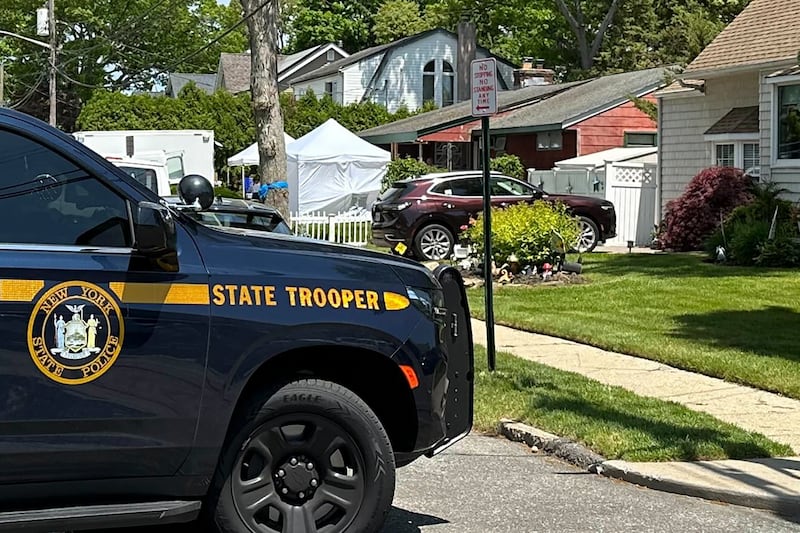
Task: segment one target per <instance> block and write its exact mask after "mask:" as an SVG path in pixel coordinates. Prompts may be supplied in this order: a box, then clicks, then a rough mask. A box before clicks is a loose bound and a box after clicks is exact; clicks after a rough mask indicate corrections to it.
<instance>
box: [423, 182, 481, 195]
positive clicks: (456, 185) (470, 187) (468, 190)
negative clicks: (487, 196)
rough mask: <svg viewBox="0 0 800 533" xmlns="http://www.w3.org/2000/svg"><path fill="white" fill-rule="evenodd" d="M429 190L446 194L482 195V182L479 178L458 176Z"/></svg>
mask: <svg viewBox="0 0 800 533" xmlns="http://www.w3.org/2000/svg"><path fill="white" fill-rule="evenodd" d="M431 191H432V192H436V193H439V194H445V195H447V196H483V184H482V183H481V179H480V178H459V179H454V180H447V181H445V182H442V183H440V184H438V185H436V186H435V187H434V188H433V189H432V190H431Z"/></svg>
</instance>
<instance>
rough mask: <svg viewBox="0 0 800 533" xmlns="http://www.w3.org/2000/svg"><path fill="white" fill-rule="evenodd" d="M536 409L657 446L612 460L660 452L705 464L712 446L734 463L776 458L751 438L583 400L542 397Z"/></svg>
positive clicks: (623, 453)
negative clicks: (635, 435) (626, 431)
mask: <svg viewBox="0 0 800 533" xmlns="http://www.w3.org/2000/svg"><path fill="white" fill-rule="evenodd" d="M532 407H533V408H535V409H537V410H553V411H556V410H558V411H567V412H574V413H580V414H581V415H583V416H586V417H589V418H591V419H592V420H594V421H596V422H599V423H601V424H607V425H608V426H609V427H624V428H630V430H632V431H637V432H641V433H645V434H646V435H647V436H648V437H649V438H650V439H651V440H652V441H653V443H654V444H653V445H652V446H638V445H637V446H633V447H630V448H627V449H624V448H623V449H620V450H619V453H618V454H617V457H609V458H608V459H617V458H619V459H627V460H642V459H636V457H642V456H643V455H646V454H647V452H648V451H650V450H651V449H655V448H657V449H661V450H663V449H672V450H673V451H674V452H675V454H674V458H673V460H684V461H685V460H689V461H693V460H703V459H706V458H707V456H705V455H704V452H703V450H704V449H705V450H708V449H709V447H712V446H717V447H719V448H720V449H722V450H723V451H724V452H725V454H726V455H727V456H728V457H730V458H731V459H749V458H757V457H770V456H771V455H772V453H771V452H770V450H768V449H767V448H765V447H763V446H761V445H759V444H757V443H755V442H753V440H752V439H750V438H747V440H745V441H742V440H740V438H737V436H736V434H735V433H728V432H727V431H721V430H718V429H714V428H711V427H698V426H693V425H689V424H680V423H670V422H666V421H663V420H658V419H654V418H647V417H645V416H641V415H638V414H636V413H632V412H626V411H623V410H621V409H617V408H614V407H611V406H609V405H598V404H596V403H591V402H587V401H583V400H581V399H580V398H564V397H558V398H556V397H539V398H535V399H534V401H533V405H532ZM737 433H738V432H737ZM739 436H740V437H741V436H742V434H741V433H739ZM630 458H633V459H630Z"/></svg>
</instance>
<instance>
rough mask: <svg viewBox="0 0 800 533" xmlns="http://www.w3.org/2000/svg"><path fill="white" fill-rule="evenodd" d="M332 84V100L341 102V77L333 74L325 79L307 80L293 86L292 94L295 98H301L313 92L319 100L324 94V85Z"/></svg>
mask: <svg viewBox="0 0 800 533" xmlns="http://www.w3.org/2000/svg"><path fill="white" fill-rule="evenodd" d="M329 82H333V83H334V89H333V99H334V100H335V101H336V102H339V103H341V102H342V75H341V74H334V75H333V76H328V77H327V78H317V79H313V80H308V81H307V82H304V83H302V84H300V85H295V86H294V94H295V96H296V97H298V98H299V97H301V96H303V95H304V94H305V93H306V92H308V91H309V90H312V91H314V94H315V95H316V97H317V98H321V97H322V95H324V94H325V84H326V83H329Z"/></svg>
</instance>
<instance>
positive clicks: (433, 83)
mask: <svg viewBox="0 0 800 533" xmlns="http://www.w3.org/2000/svg"><path fill="white" fill-rule="evenodd" d="M455 94H456V73H455V69H454V68H453V65H452V64H450V63H449V62H448V61H446V60H443V59H433V60H431V61H428V62H427V63H426V64H425V67H424V68H423V69H422V101H423V103H424V102H434V103H435V104H436V105H437V106H439V107H447V106H449V105H453V104H454V103H455Z"/></svg>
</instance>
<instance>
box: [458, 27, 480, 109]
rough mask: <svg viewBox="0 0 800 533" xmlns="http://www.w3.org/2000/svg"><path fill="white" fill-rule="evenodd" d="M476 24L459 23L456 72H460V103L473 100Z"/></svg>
mask: <svg viewBox="0 0 800 533" xmlns="http://www.w3.org/2000/svg"><path fill="white" fill-rule="evenodd" d="M477 47H478V44H477V38H476V30H475V23H473V22H468V21H461V22H459V23H458V55H457V59H456V62H457V65H456V71H457V72H458V101H459V102H463V101H464V100H469V99H470V98H472V95H471V93H470V90H471V88H470V68H471V66H470V65H471V63H472V61H473V60H474V59H475V55H476V51H477Z"/></svg>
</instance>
